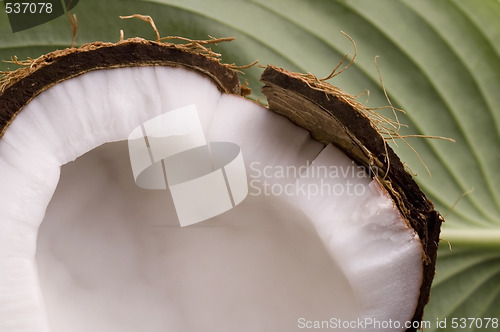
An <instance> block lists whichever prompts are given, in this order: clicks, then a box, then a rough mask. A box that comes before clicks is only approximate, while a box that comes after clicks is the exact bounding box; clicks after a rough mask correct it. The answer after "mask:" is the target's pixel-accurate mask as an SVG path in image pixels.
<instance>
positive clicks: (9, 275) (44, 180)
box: [0, 67, 423, 332]
mask: <svg viewBox="0 0 500 332" xmlns="http://www.w3.org/2000/svg"><path fill="white" fill-rule="evenodd" d="M186 105H195V106H196V108H197V110H198V114H199V117H200V119H201V122H202V126H203V130H204V133H205V135H206V139H207V141H225V142H233V143H236V144H237V145H239V146H240V148H241V151H242V155H243V158H244V161H245V165H246V171H247V177H248V180H249V185H250V187H249V194H248V196H247V198H246V199H245V200H244V201H243V202H242V203H240V204H239V205H237V206H236V207H235V208H233V209H231V210H230V211H228V212H226V213H223V214H221V215H219V216H216V217H214V218H211V219H209V220H207V221H204V222H201V223H198V224H194V225H191V226H188V227H182V228H181V227H180V226H179V222H178V218H177V215H176V212H175V208H174V205H173V203H172V198H171V196H170V193H169V191H168V190H146V189H141V188H139V187H138V186H137V185H136V184H135V182H134V178H133V175H132V170H131V165H130V158H129V154H128V148H127V141H126V140H127V137H128V135H129V134H130V133H131V131H132V130H133V129H134V128H136V127H137V126H139V125H141V123H143V122H144V121H146V120H148V119H151V118H153V117H155V116H157V115H160V114H163V113H165V112H167V111H170V110H174V109H178V108H180V107H183V106H186ZM107 142H113V143H107ZM104 143H106V144H104ZM103 144H104V145H103ZM61 166H62V168H61ZM314 169H316V170H323V172H322V173H320V174H314V172H312V171H311V170H314ZM326 169H328V173H327V174H326V173H325V170H326ZM363 172H364V170H362V169H360V168H358V167H357V166H355V165H354V164H353V162H352V161H351V160H350V159H349V158H347V157H346V156H345V155H344V154H343V153H342V152H341V151H339V150H338V149H337V148H335V147H333V146H326V147H325V146H324V145H322V144H320V143H318V142H316V141H314V140H313V139H311V137H310V136H309V134H308V132H306V131H305V130H303V129H301V128H299V127H297V126H295V125H293V124H292V123H291V122H289V121H288V120H287V119H285V118H283V117H281V116H278V115H276V114H274V113H272V112H270V111H268V110H267V109H265V108H263V107H261V106H259V105H257V104H256V103H254V102H252V101H248V100H245V99H244V98H241V97H237V96H232V95H225V94H221V93H220V92H219V90H218V89H217V88H216V87H215V85H213V84H212V82H211V81H210V80H209V79H207V78H205V77H202V76H200V75H198V74H196V73H194V72H191V71H188V70H185V69H181V68H169V67H141V68H120V69H110V70H99V71H94V72H89V73H86V74H84V75H81V76H79V77H76V78H72V79H69V80H67V81H64V82H62V83H59V84H57V85H55V86H53V87H51V88H49V89H48V90H46V91H44V92H43V93H41V94H40V95H38V96H37V97H36V98H35V99H33V100H32V101H31V102H30V103H29V104H28V105H27V106H26V107H25V108H24V109H23V111H22V112H21V113H20V114H19V115H18V116H17V117H16V118H15V120H14V121H13V123H12V124H11V125H10V127H9V128H8V130H7V131H6V133H5V135H4V137H3V138H2V139H1V140H0V177H1V187H0V202H1V209H0V271H1V273H0V295H1V297H0V331H2V332H13V331H16V332H20V331H36V332H48V331H51V332H80V331H81V332H83V331H106V332H114V331H116V332H118V331H119V332H129V331H130V332H132V331H134V332H135V331H149V332H160V331H161V332H165V331H293V330H296V329H300V327H301V326H304V324H308V326H311V325H310V324H318V322H315V321H319V322H321V323H323V324H324V322H323V321H326V320H328V321H329V322H330V323H331V322H341V321H350V320H357V319H358V318H359V319H365V318H367V319H372V320H375V321H379V322H389V321H392V322H396V321H397V322H400V323H401V324H404V322H406V321H409V320H411V318H412V316H413V314H414V311H415V308H416V306H417V301H418V297H419V290H420V286H421V283H422V271H423V263H422V245H421V243H420V240H419V238H418V236H417V235H416V233H415V232H414V231H413V230H412V229H411V228H409V226H408V225H407V222H405V220H403V218H402V217H401V215H400V213H399V212H398V209H397V207H396V206H395V204H394V203H393V201H392V200H391V199H390V197H389V195H387V193H385V192H384V191H383V190H382V189H381V186H380V185H379V184H378V182H376V181H374V180H372V179H371V178H370V177H368V176H363V175H361V174H363ZM296 177H298V178H300V179H299V182H296ZM297 184H298V186H297ZM300 185H303V186H302V187H301V186H300ZM318 190H319V192H318ZM349 190H350V191H349ZM315 326H317V325H315ZM323 327H324V325H323ZM366 330H367V331H369V330H377V329H376V328H375V327H369V326H367V328H366ZM383 330H391V329H387V328H385V329H383ZM393 330H405V328H404V327H403V326H402V327H401V328H399V329H393Z"/></svg>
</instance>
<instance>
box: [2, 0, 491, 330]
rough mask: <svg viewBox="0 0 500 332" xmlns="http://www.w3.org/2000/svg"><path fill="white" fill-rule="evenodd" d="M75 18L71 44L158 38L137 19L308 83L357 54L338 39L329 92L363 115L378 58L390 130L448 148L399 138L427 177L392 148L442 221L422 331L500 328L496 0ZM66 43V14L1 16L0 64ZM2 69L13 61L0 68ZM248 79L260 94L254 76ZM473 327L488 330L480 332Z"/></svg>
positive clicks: (112, 7)
mask: <svg viewBox="0 0 500 332" xmlns="http://www.w3.org/2000/svg"><path fill="white" fill-rule="evenodd" d="M74 13H76V14H77V17H78V22H79V30H78V38H77V42H78V44H82V43H86V42H91V41H95V40H103V41H117V40H118V39H119V37H120V33H119V31H120V29H123V30H124V32H125V37H130V36H142V37H145V38H149V39H154V38H155V34H154V32H153V30H152V29H151V27H150V26H149V25H148V24H147V23H144V22H141V21H138V20H120V19H119V18H118V16H119V15H130V14H134V13H140V14H144V15H150V16H152V17H153V18H154V20H155V23H156V26H157V27H158V29H159V31H160V33H161V35H162V36H166V35H181V36H185V37H189V38H192V39H205V38H207V36H208V35H212V36H216V37H228V36H234V37H236V38H237V39H236V41H234V42H231V43H228V44H222V45H219V46H218V48H217V50H218V51H221V52H223V53H224V61H226V62H234V63H236V64H238V65H244V64H248V63H250V62H252V61H253V60H255V59H259V60H260V63H261V64H263V65H265V64H268V63H270V64H274V65H278V66H282V67H285V68H287V69H289V70H293V71H301V72H311V73H312V74H314V75H316V76H318V77H324V76H327V75H328V74H329V72H330V71H331V70H332V69H333V67H335V65H337V63H338V62H339V61H340V59H341V58H342V56H343V54H344V53H350V54H351V55H352V54H353V47H352V44H351V43H350V41H349V40H348V39H347V38H346V37H345V36H344V35H342V34H341V31H345V32H346V33H347V34H349V35H350V36H351V37H352V38H353V39H354V41H355V42H356V45H357V58H356V62H355V64H354V65H353V66H352V67H350V68H349V70H348V71H346V72H344V73H343V74H342V75H339V76H337V77H335V78H334V79H333V80H331V83H332V84H334V85H337V86H339V87H341V88H343V89H344V90H346V91H348V92H350V93H352V94H353V95H357V94H361V93H363V92H364V91H365V90H369V91H370V95H369V96H370V97H369V101H368V106H371V107H380V106H385V105H387V100H386V98H385V96H384V93H383V91H382V85H381V82H380V80H379V76H378V73H377V68H376V65H375V63H374V59H375V56H379V58H378V64H379V66H380V70H381V74H382V78H383V82H384V85H385V88H386V90H387V92H388V95H389V97H390V99H391V101H392V102H393V104H394V105H395V106H396V107H398V108H401V109H404V110H405V111H406V114H404V115H403V114H399V115H398V117H399V120H400V121H401V123H404V124H407V125H408V127H402V128H401V131H400V133H401V134H402V135H409V134H421V135H430V136H445V137H449V138H453V139H455V140H456V143H454V144H453V143H450V142H447V141H444V140H430V139H422V138H407V139H406V141H407V142H408V143H409V144H411V146H412V147H413V148H414V149H415V150H416V151H418V154H419V156H420V158H421V159H422V160H423V161H424V162H425V164H426V165H427V167H428V168H429V169H430V171H431V173H432V177H431V176H429V175H428V174H427V171H426V169H425V168H424V167H423V165H422V163H421V161H420V160H419V156H417V155H416V154H415V152H414V151H413V150H412V148H410V147H409V145H407V144H406V143H405V142H403V141H401V140H399V141H394V142H392V144H393V146H394V148H395V149H396V151H397V153H398V154H399V155H400V156H401V158H402V160H403V161H404V162H405V163H406V164H407V165H408V166H409V167H410V168H411V169H412V170H413V171H414V172H416V173H417V174H418V177H417V180H418V182H419V184H420V185H421V187H422V188H423V190H424V191H425V192H426V193H427V194H428V196H429V197H430V198H431V199H432V200H433V202H435V205H436V207H437V208H438V210H440V211H441V212H442V213H443V214H446V223H445V225H444V226H443V232H442V238H443V239H445V240H446V241H443V242H444V243H443V245H442V246H441V247H440V250H439V259H438V271H437V275H436V280H435V283H434V285H433V290H432V293H431V294H432V299H431V301H430V303H429V305H428V306H427V307H426V314H425V317H424V319H425V320H428V321H429V322H430V323H431V328H427V329H426V331H434V330H437V326H436V320H440V321H443V320H444V319H446V320H447V323H448V324H447V328H445V329H442V330H443V331H452V330H454V329H453V328H452V326H451V321H452V319H453V318H459V319H460V318H477V319H486V318H500V310H499V309H498V308H500V189H499V188H500V172H498V168H499V167H500V109H499V105H500V93H499V91H500V19H499V18H500V1H498V0H481V1H475V0H419V1H414V0H378V1H373V0H330V1H328V0H312V1H303V0H253V1H243V0H233V1H224V0H212V1H203V0H199V1H192V0H191V1H189V0H188V1H186V0H156V1H132V0H125V1H123V0H107V1H97V0H86V1H80V3H79V4H78V6H77V7H75V9H74ZM70 44H71V29H70V26H69V23H68V19H67V17H60V18H58V19H56V20H54V21H51V22H49V23H47V24H44V25H41V26H39V27H36V28H33V29H30V30H26V31H22V32H18V33H15V34H13V33H12V32H11V30H10V27H9V24H8V21H7V19H6V15H5V14H4V13H1V14H0V58H3V59H10V57H11V56H13V55H17V56H18V57H19V58H20V59H22V58H26V57H37V56H38V55H40V54H43V53H46V52H48V51H50V50H53V49H57V48H64V47H67V46H69V45H70ZM8 67H10V68H14V67H15V65H13V64H2V65H1V69H3V70H6V69H7V68H8ZM245 72H246V75H245V78H246V79H247V80H248V82H249V83H250V86H251V87H252V88H253V89H254V97H255V98H257V97H260V96H261V94H260V83H259V76H260V73H261V69H260V68H258V67H254V68H251V69H248V70H246V71H245ZM365 99H366V96H365V97H361V98H360V101H362V102H365V101H366V100H365ZM380 112H383V113H384V114H386V115H389V116H392V111H390V110H389V111H388V110H380ZM472 189H473V192H471V193H469V194H467V195H463V194H464V193H466V192H469V191H470V190H472ZM459 198H461V199H460V201H459V202H458V204H456V205H454V203H455V202H456V201H457V200H458V199H459ZM452 207H453V208H452ZM450 209H451V212H449V213H448V211H449V210H450ZM447 241H449V243H450V245H451V247H452V250H451V251H450V249H449V246H448V242H447ZM485 322H486V321H484V323H485ZM463 330H468V331H472V330H474V328H469V327H468V328H467V329H463ZM477 330H481V331H495V330H496V329H495V328H494V327H492V326H491V324H490V326H489V328H484V326H483V328H477Z"/></svg>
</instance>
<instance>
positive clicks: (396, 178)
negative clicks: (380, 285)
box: [261, 66, 443, 321]
mask: <svg viewBox="0 0 500 332" xmlns="http://www.w3.org/2000/svg"><path fill="white" fill-rule="evenodd" d="M261 81H262V82H263V83H264V84H265V86H264V88H263V89H262V91H263V93H264V95H265V96H266V97H267V100H268V103H269V108H270V109H271V110H272V111H274V112H276V113H278V114H281V115H283V116H285V117H287V118H288V119H290V120H291V121H292V122H293V123H295V124H296V125H298V126H299V127H301V128H305V129H307V130H308V131H310V132H311V135H312V136H313V138H315V139H316V140H318V141H319V142H322V143H324V144H334V145H335V146H337V147H338V148H340V149H341V150H342V151H343V152H344V153H345V154H346V155H347V156H349V157H350V158H351V159H352V160H354V161H355V162H356V163H357V164H358V165H361V166H362V167H364V168H365V169H366V170H368V172H369V173H370V175H371V176H373V178H374V179H375V180H377V182H378V183H379V184H380V185H381V186H382V187H383V188H384V191H385V192H387V193H389V195H390V197H391V198H392V199H393V200H394V202H395V203H396V205H397V207H398V209H399V211H400V213H401V215H402V217H403V218H404V219H405V220H406V221H407V222H408V223H409V226H410V227H411V228H413V229H414V230H415V231H416V232H417V234H418V236H419V238H420V240H421V241H422V246H423V256H422V260H423V264H424V271H423V280H422V286H421V288H420V296H419V300H418V307H417V309H416V310H415V315H414V316H413V318H412V321H420V320H421V319H422V315H423V308H424V306H425V304H427V302H428V300H429V294H430V289H431V283H432V280H433V278H434V273H435V263H436V256H437V249H438V243H439V232H440V228H441V223H442V221H443V218H442V217H441V216H440V215H439V213H438V212H437V211H436V210H434V206H433V204H432V203H431V202H430V201H429V200H428V199H427V198H426V196H425V194H424V193H423V192H422V191H421V190H420V188H419V187H418V185H417V183H416V182H415V181H414V180H413V178H412V177H411V175H410V174H409V173H408V172H407V171H406V170H405V168H404V165H403V164H402V163H401V161H400V159H399V157H398V156H397V155H396V154H395V153H394V151H393V150H392V149H391V147H390V146H388V145H387V144H386V142H385V141H384V139H383V138H382V136H381V135H380V133H379V132H378V130H377V128H376V125H374V124H373V123H372V121H370V119H369V117H368V116H366V114H365V113H366V112H363V110H364V107H363V105H361V104H359V103H357V102H356V101H355V100H354V99H353V98H352V97H351V96H349V95H348V94H346V93H345V92H343V91H341V90H340V89H338V88H336V87H334V86H331V85H329V84H327V83H325V82H321V81H320V80H318V79H316V78H315V77H312V76H311V75H302V74H297V73H292V72H289V71H287V70H285V69H282V68H278V67H274V66H267V68H266V69H265V71H264V73H263V74H262V77H261Z"/></svg>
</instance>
